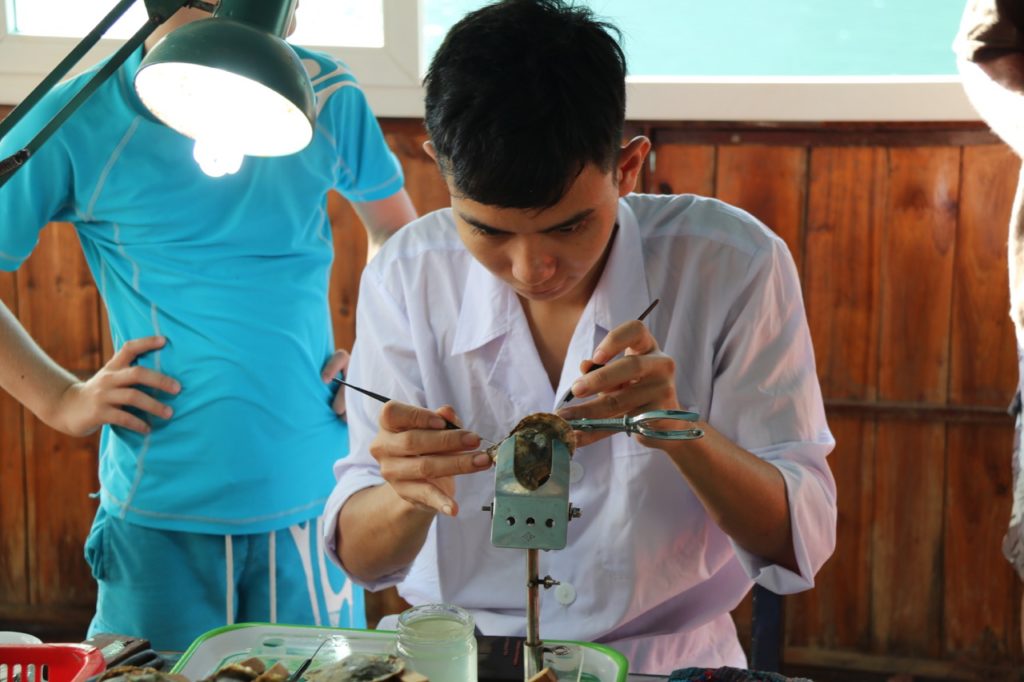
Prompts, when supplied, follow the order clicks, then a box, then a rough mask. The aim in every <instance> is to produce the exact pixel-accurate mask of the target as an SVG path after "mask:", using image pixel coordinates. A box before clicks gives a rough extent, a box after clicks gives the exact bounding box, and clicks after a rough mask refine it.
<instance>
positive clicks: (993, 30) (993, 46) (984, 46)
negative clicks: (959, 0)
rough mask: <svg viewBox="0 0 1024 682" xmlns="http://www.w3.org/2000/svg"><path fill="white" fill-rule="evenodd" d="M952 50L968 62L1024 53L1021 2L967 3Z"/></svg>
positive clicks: (984, 0)
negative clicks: (1013, 53)
mask: <svg viewBox="0 0 1024 682" xmlns="http://www.w3.org/2000/svg"><path fill="white" fill-rule="evenodd" d="M953 50H954V52H956V54H957V56H958V57H960V58H961V59H967V60H969V61H972V62H983V61H986V60H988V59H992V58H993V57H999V56H1001V55H1005V54H1007V53H1010V52H1024V0H967V6H966V8H965V9H964V14H963V17H962V18H961V20H960V31H959V33H957V36H956V39H955V40H954V41H953Z"/></svg>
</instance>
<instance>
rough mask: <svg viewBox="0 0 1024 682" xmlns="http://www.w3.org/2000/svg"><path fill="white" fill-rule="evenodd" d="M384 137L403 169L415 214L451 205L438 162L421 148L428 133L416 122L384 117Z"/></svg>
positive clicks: (382, 126)
mask: <svg viewBox="0 0 1024 682" xmlns="http://www.w3.org/2000/svg"><path fill="white" fill-rule="evenodd" d="M381 129H382V130H383V131H384V138H385V139H386V140H387V142H388V145H389V146H390V147H391V149H392V151H394V152H395V155H396V156H397V157H398V160H399V161H400V162H401V164H402V170H403V171H404V172H405V190H406V191H407V192H408V193H409V197H410V198H411V199H412V203H413V205H414V206H415V207H416V212H417V214H418V215H425V214H427V213H429V212H431V211H436V210H437V209H439V208H445V207H446V206H449V205H451V197H450V195H449V194H448V187H447V186H446V185H445V183H444V180H443V179H442V178H441V173H440V172H439V171H438V169H437V164H436V163H434V161H433V160H432V159H431V158H430V157H429V156H427V153H426V152H425V151H423V143H424V142H426V141H427V133H426V130H424V128H423V124H422V123H421V122H419V121H398V120H386V121H383V122H382V123H381Z"/></svg>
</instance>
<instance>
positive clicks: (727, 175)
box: [715, 145, 807, 270]
mask: <svg viewBox="0 0 1024 682" xmlns="http://www.w3.org/2000/svg"><path fill="white" fill-rule="evenodd" d="M715 187H716V191H715V195H716V196H717V197H718V198H719V199H721V200H722V201H725V202H727V203H730V204H732V205H733V206H738V207H739V208H742V209H743V210H745V211H748V212H749V213H752V214H753V215H754V216H756V217H757V218H758V220H760V221H761V222H763V223H764V224H765V225H767V226H768V227H770V228H771V229H772V230H773V231H774V232H775V233H776V234H778V235H779V236H780V237H782V239H783V240H785V242H786V244H787V245H788V246H789V250H790V252H791V253H792V254H793V260H794V261H796V263H797V266H798V267H800V268H801V270H802V264H803V235H804V203H805V198H806V195H807V149H806V148H804V147H782V146H765V145H742V146H736V145H729V146H723V147H720V148H719V149H718V165H717V169H716V179H715Z"/></svg>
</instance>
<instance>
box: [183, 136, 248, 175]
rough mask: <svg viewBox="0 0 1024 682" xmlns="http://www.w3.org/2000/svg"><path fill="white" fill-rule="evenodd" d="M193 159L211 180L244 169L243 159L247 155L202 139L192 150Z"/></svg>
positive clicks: (197, 141) (227, 146) (228, 146)
mask: <svg viewBox="0 0 1024 682" xmlns="http://www.w3.org/2000/svg"><path fill="white" fill-rule="evenodd" d="M192 157H193V158H194V159H195V160H196V163H198V164H199V168H201V169H202V171H203V172H204V173H206V174H207V175H209V176H210V177H211V178H219V177H221V176H224V175H232V174H234V173H237V172H238V169H239V168H241V167H242V159H244V158H245V155H244V154H242V152H240V151H237V150H235V149H233V148H231V146H230V145H225V144H222V143H217V142H213V141H211V140H203V139H200V140H196V146H195V147H194V148H193V149H192Z"/></svg>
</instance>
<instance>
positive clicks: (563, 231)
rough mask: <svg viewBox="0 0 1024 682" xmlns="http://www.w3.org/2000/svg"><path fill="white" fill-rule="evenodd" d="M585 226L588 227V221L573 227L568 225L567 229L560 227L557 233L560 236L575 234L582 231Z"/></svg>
mask: <svg viewBox="0 0 1024 682" xmlns="http://www.w3.org/2000/svg"><path fill="white" fill-rule="evenodd" d="M584 225H586V221H580V222H578V223H575V224H573V225H566V226H565V227H560V228H558V230H557V231H558V233H559V234H572V233H573V232H579V231H580V230H582V229H583V226H584Z"/></svg>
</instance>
